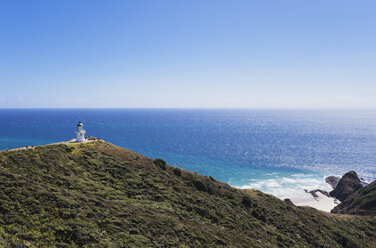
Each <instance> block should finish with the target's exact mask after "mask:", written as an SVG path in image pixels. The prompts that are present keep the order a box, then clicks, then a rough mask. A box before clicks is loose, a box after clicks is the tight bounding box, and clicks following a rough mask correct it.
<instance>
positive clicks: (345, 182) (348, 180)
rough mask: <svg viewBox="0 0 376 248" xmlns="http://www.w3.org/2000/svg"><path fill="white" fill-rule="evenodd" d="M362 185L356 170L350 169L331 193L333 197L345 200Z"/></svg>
mask: <svg viewBox="0 0 376 248" xmlns="http://www.w3.org/2000/svg"><path fill="white" fill-rule="evenodd" d="M362 187H363V186H362V183H361V182H360V179H359V177H358V175H357V174H356V172H355V171H349V172H347V173H346V174H345V175H344V176H343V177H342V178H341V179H340V180H339V182H338V184H337V186H336V187H335V188H334V190H333V191H331V192H330V193H329V194H330V196H331V197H334V198H337V199H338V200H340V201H341V202H343V201H346V200H348V199H349V198H351V197H352V196H353V195H354V194H355V193H356V192H357V191H358V190H359V189H361V188H362Z"/></svg>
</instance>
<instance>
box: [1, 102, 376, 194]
mask: <svg viewBox="0 0 376 248" xmlns="http://www.w3.org/2000/svg"><path fill="white" fill-rule="evenodd" d="M78 121H82V122H83V123H84V125H85V129H86V131H87V135H88V136H94V137H98V138H101V139H104V140H105V141H108V142H111V143H113V144H115V145H119V146H122V147H125V148H129V149H130V150H133V151H135V152H139V153H142V154H144V155H146V156H149V157H152V158H163V159H164V160H166V161H167V163H168V164H171V165H175V166H178V167H181V168H184V169H187V170H190V171H194V172H197V173H200V174H204V175H208V176H212V177H214V178H216V179H217V180H219V181H222V182H225V183H228V184H230V185H232V186H235V187H238V188H254V189H259V190H262V191H264V192H266V193H270V194H273V195H275V196H277V197H279V198H282V199H283V198H299V197H306V196H307V193H305V192H304V189H308V190H310V189H316V188H320V189H324V190H329V189H330V187H329V185H327V184H326V183H325V182H324V178H325V177H326V176H328V175H343V174H344V173H345V172H347V171H349V170H355V171H356V172H357V173H358V174H359V176H360V177H362V178H364V179H365V180H366V181H372V180H375V179H376V166H375V165H376V152H375V151H376V110H247V109H1V110H0V150H5V149H11V148H16V147H22V146H26V145H28V146H30V145H42V144H48V143H54V142H60V141H66V140H69V139H72V138H74V135H75V134H74V131H75V127H76V124H77V123H78Z"/></svg>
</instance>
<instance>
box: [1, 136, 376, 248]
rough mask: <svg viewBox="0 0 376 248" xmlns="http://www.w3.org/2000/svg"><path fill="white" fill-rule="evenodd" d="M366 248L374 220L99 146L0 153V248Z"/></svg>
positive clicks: (373, 236)
mask: <svg viewBox="0 0 376 248" xmlns="http://www.w3.org/2000/svg"><path fill="white" fill-rule="evenodd" d="M162 161H163V160H162ZM163 164H164V166H163ZM156 165H157V166H156ZM161 165H162V166H161ZM177 171H180V172H177ZM375 243H376V219H375V218H374V217H363V216H350V215H335V214H329V213H322V212H320V211H317V210H315V209H312V208H308V207H296V206H294V205H293V204H291V202H289V201H281V200H279V199H277V198H275V197H273V196H271V195H267V194H264V193H262V192H260V191H256V190H247V191H245V190H239V189H235V188H232V187H230V186H229V185H227V184H224V183H221V182H218V181H216V180H214V179H213V178H209V177H205V176H201V175H198V174H195V173H191V172H188V171H185V170H180V169H179V170H178V169H176V168H175V167H172V166H168V165H166V164H165V163H163V162H161V160H152V159H149V158H147V157H144V156H142V155H140V154H136V153H134V152H131V151H129V150H127V149H123V148H120V147H116V146H113V145H111V144H109V143H105V142H103V141H93V142H90V143H86V144H75V145H70V146H68V145H64V144H60V145H48V146H40V147H35V148H34V149H26V150H19V151H9V152H0V247H351V248H354V247H374V244H375Z"/></svg>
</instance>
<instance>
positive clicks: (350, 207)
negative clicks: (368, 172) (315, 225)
mask: <svg viewBox="0 0 376 248" xmlns="http://www.w3.org/2000/svg"><path fill="white" fill-rule="evenodd" d="M332 212H334V213H348V214H359V215H373V216H376V181H374V182H372V183H371V184H369V185H368V186H366V187H364V188H361V189H360V190H359V191H358V192H356V193H355V194H354V196H353V197H351V198H350V199H348V200H346V201H344V202H342V203H341V204H339V205H338V206H336V207H335V208H334V209H333V210H332Z"/></svg>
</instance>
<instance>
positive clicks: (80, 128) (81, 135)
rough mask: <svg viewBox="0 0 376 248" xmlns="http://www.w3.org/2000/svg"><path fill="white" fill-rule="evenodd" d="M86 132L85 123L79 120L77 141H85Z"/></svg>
mask: <svg viewBox="0 0 376 248" xmlns="http://www.w3.org/2000/svg"><path fill="white" fill-rule="evenodd" d="M85 134H86V131H85V129H84V124H82V123H81V121H80V122H78V124H77V127H76V142H85V141H86V139H85Z"/></svg>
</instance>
